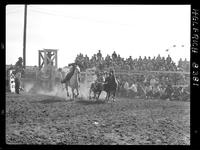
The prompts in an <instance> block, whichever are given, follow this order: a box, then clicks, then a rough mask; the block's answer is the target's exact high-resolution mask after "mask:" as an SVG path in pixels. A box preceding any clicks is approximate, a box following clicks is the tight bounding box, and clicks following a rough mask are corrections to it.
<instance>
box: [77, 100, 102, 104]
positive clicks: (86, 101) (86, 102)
mask: <svg viewBox="0 0 200 150" xmlns="http://www.w3.org/2000/svg"><path fill="white" fill-rule="evenodd" d="M76 102H77V103H80V104H83V105H94V104H105V103H106V102H105V101H104V100H97V101H96V100H81V99H80V100H77V101H76Z"/></svg>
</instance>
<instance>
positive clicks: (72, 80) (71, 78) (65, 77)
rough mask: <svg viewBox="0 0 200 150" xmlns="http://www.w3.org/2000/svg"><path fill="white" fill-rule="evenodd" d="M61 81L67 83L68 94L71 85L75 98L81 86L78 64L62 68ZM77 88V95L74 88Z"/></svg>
mask: <svg viewBox="0 0 200 150" xmlns="http://www.w3.org/2000/svg"><path fill="white" fill-rule="evenodd" d="M61 77H62V80H61V83H63V84H65V88H66V91H67V96H69V92H68V87H71V90H72V98H73V99H74V98H75V97H77V96H78V95H79V86H80V68H79V67H78V66H77V65H72V66H70V67H64V68H63V69H62V70H61ZM75 89H76V92H77V94H76V95H75V93H74V90H75Z"/></svg>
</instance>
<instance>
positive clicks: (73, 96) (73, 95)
mask: <svg viewBox="0 0 200 150" xmlns="http://www.w3.org/2000/svg"><path fill="white" fill-rule="evenodd" d="M71 90H72V99H73V100H74V98H75V94H74V88H71Z"/></svg>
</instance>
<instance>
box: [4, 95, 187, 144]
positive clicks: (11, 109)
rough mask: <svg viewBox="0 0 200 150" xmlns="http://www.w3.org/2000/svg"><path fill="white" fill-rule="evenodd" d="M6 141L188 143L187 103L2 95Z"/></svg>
mask: <svg viewBox="0 0 200 150" xmlns="http://www.w3.org/2000/svg"><path fill="white" fill-rule="evenodd" d="M6 143H7V144H64V145H77V144H78V145H99V144H101V145H190V102H180V101H164V100H143V99H120V98H117V99H116V102H110V103H107V102H104V101H103V100H99V101H97V102H95V101H92V100H81V99H77V100H75V101H72V100H65V99H63V98H59V97H54V96H47V95H33V94H32V95H31V94H27V93H24V94H20V95H16V94H11V93H6Z"/></svg>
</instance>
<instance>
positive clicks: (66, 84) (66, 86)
mask: <svg viewBox="0 0 200 150" xmlns="http://www.w3.org/2000/svg"><path fill="white" fill-rule="evenodd" d="M65 88H66V91H67V96H68V97H69V91H68V83H65Z"/></svg>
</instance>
